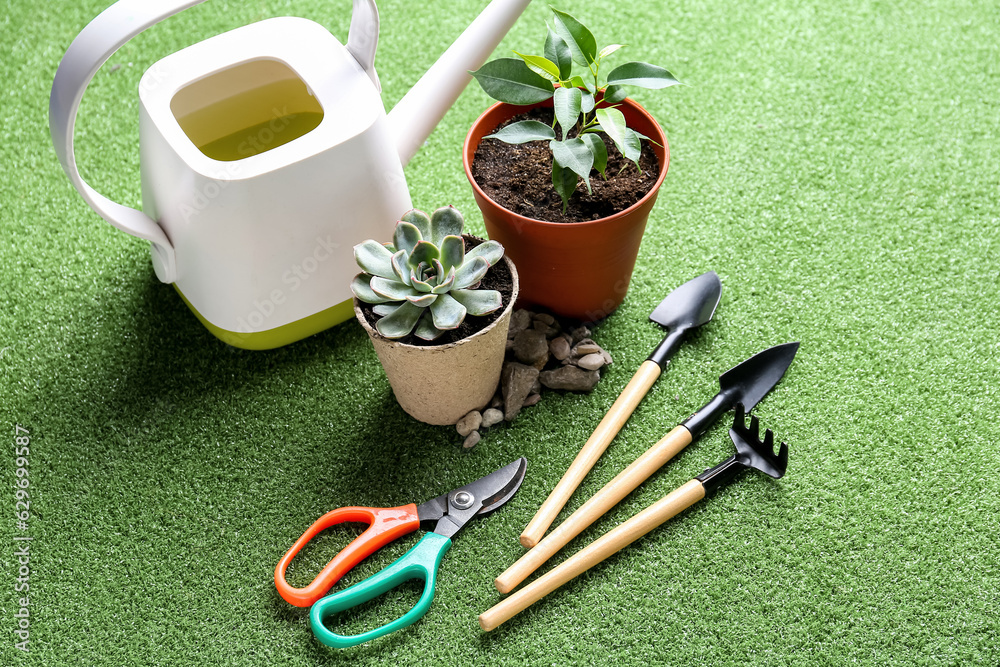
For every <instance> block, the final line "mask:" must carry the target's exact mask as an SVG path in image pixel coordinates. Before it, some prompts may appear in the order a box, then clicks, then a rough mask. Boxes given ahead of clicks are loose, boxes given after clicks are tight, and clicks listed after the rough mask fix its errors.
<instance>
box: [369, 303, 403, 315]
mask: <svg viewBox="0 0 1000 667" xmlns="http://www.w3.org/2000/svg"><path fill="white" fill-rule="evenodd" d="M401 305H403V304H401V303H395V302H393V303H380V304H378V305H377V306H374V307H373V308H372V312H373V313H375V314H376V315H378V316H379V317H385V316H386V315H392V314H393V313H395V312H396V309H397V308H399V307H400V306H401Z"/></svg>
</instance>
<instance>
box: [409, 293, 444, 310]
mask: <svg viewBox="0 0 1000 667" xmlns="http://www.w3.org/2000/svg"><path fill="white" fill-rule="evenodd" d="M437 298H438V295H437V294H421V295H420V296H408V297H406V300H407V301H409V302H410V303H412V304H413V305H414V306H420V307H421V308H429V307H430V305H431V304H432V303H434V302H435V301H436V300H437Z"/></svg>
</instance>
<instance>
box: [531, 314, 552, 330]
mask: <svg viewBox="0 0 1000 667" xmlns="http://www.w3.org/2000/svg"><path fill="white" fill-rule="evenodd" d="M535 321H536V322H542V323H544V324H548V325H549V326H550V327H551V326H552V325H553V324H555V323H556V318H554V317H552V316H551V315H549V314H548V313H538V314H536V315H535Z"/></svg>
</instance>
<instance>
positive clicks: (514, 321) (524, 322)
mask: <svg viewBox="0 0 1000 667" xmlns="http://www.w3.org/2000/svg"><path fill="white" fill-rule="evenodd" d="M530 326H531V313H529V312H528V311H527V310H524V309H521V310H515V311H514V312H513V313H511V316H510V329H508V330H507V338H513V337H514V336H516V335H517V334H519V333H521V332H522V331H524V330H525V329H527V328H528V327H530Z"/></svg>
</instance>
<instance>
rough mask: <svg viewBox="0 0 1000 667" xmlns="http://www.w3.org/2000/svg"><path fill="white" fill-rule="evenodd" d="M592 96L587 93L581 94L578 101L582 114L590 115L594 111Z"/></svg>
mask: <svg viewBox="0 0 1000 667" xmlns="http://www.w3.org/2000/svg"><path fill="white" fill-rule="evenodd" d="M595 104H596V102H595V101H594V96H593V95H592V94H591V93H590V92H589V91H588V92H586V93H584V94H583V98H582V99H581V100H580V111H582V112H583V113H590V112H591V111H593V110H594V105H595Z"/></svg>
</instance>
